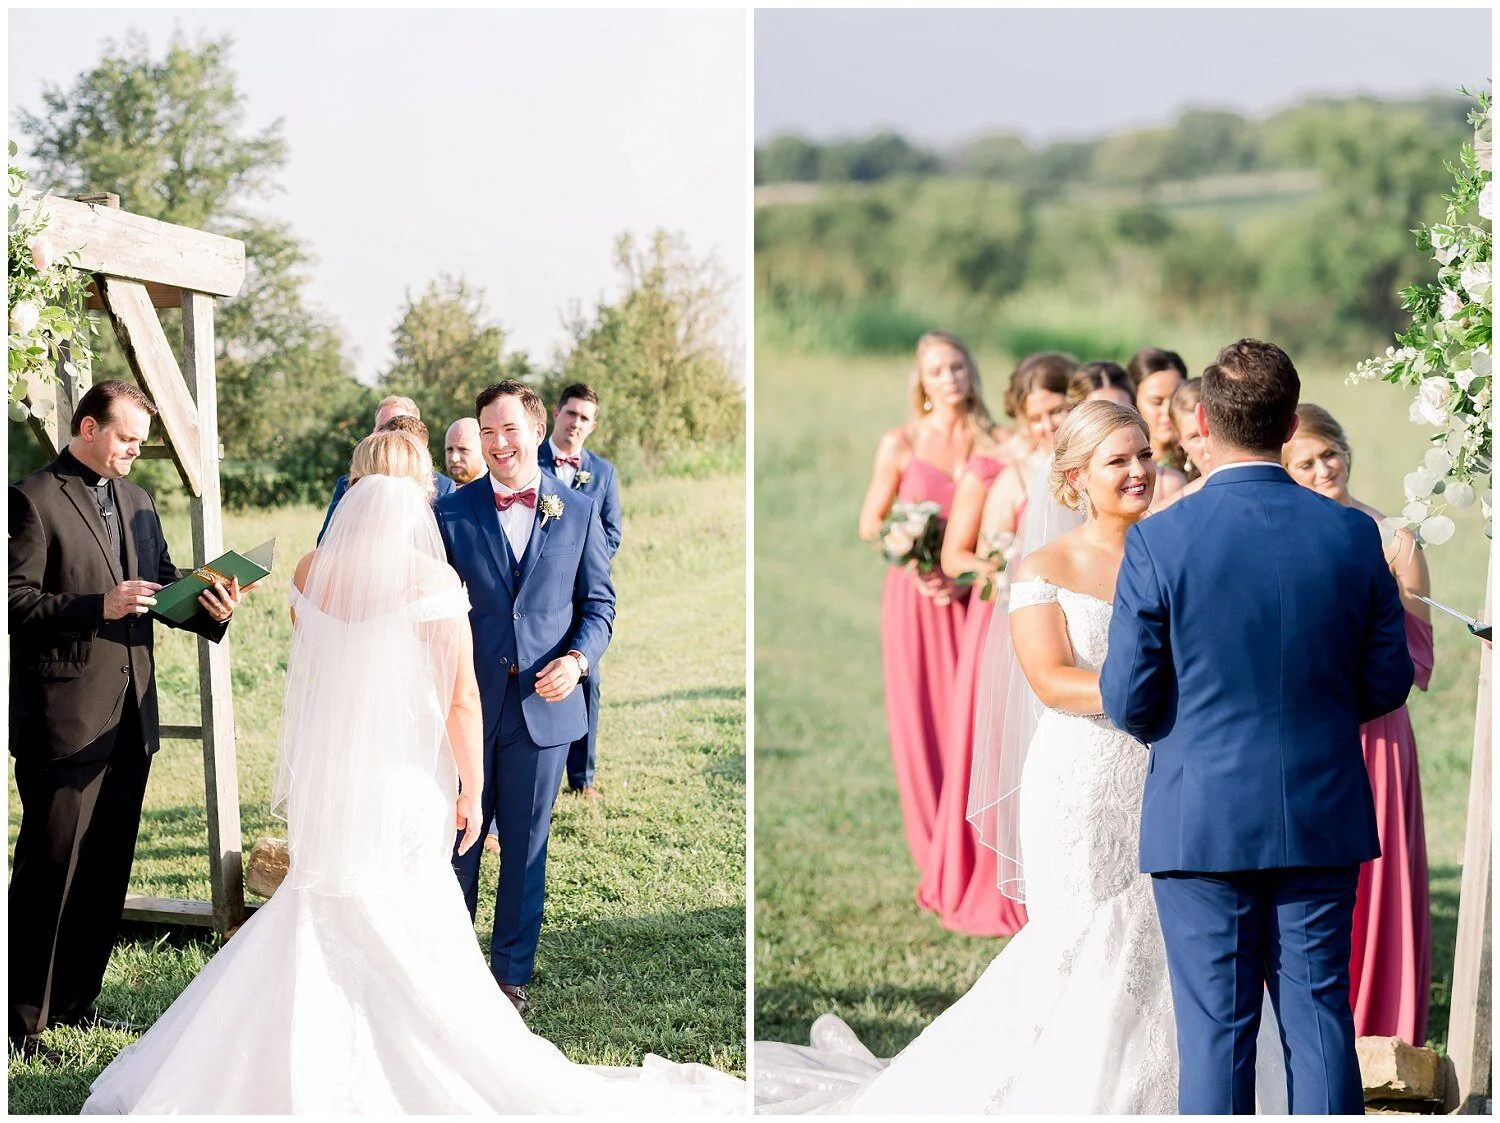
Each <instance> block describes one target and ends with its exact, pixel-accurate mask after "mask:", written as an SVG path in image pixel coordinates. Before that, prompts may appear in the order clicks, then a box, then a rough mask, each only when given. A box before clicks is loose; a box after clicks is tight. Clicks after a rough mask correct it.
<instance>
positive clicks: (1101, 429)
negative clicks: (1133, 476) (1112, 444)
mask: <svg viewBox="0 0 1500 1123" xmlns="http://www.w3.org/2000/svg"><path fill="white" fill-rule="evenodd" d="M1131 425H1134V426H1135V427H1136V428H1137V429H1139V430H1140V431H1141V436H1143V437H1145V438H1146V440H1148V441H1149V440H1150V439H1151V431H1150V430H1149V429H1148V428H1146V420H1145V418H1143V417H1142V416H1141V415H1140V414H1138V413H1137V412H1136V411H1135V410H1133V409H1129V408H1127V407H1125V406H1122V405H1117V404H1116V403H1114V402H1107V401H1103V400H1102V399H1096V400H1094V401H1092V402H1080V403H1079V404H1078V405H1076V406H1074V407H1073V410H1072V412H1071V413H1069V414H1068V419H1067V420H1066V421H1064V422H1063V423H1062V427H1061V428H1059V429H1058V430H1057V435H1056V436H1055V437H1053V438H1052V474H1051V475H1050V476H1048V477H1047V486H1048V489H1049V490H1050V491H1051V492H1052V498H1053V499H1055V500H1057V501H1058V502H1059V503H1061V504H1062V505H1063V506H1064V507H1066V508H1067V509H1068V510H1070V511H1076V510H1078V499H1079V490H1078V488H1077V487H1076V486H1074V484H1073V481H1072V480H1070V479H1069V478H1068V474H1069V473H1071V472H1076V471H1078V470H1079V469H1081V468H1087V467H1088V466H1089V461H1090V460H1092V459H1093V458H1094V453H1095V452H1097V451H1098V449H1099V446H1100V445H1102V444H1103V443H1104V442H1105V441H1106V440H1108V439H1109V435H1110V434H1111V433H1113V432H1115V431H1117V430H1119V429H1124V428H1126V427H1127V426H1131Z"/></svg>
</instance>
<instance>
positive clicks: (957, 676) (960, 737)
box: [917, 456, 1026, 936]
mask: <svg viewBox="0 0 1500 1123" xmlns="http://www.w3.org/2000/svg"><path fill="white" fill-rule="evenodd" d="M1003 468H1004V464H1003V463H1001V462H1000V461H996V460H991V459H990V458H989V457H986V456H973V457H970V459H969V464H968V468H967V469H966V470H967V471H968V472H971V473H974V474H975V475H978V476H981V477H982V478H983V479H984V484H985V487H986V488H988V487H992V486H993V485H994V482H995V479H996V478H997V477H998V476H999V475H1000V472H1001V471H1002V469H1003ZM1004 597H1005V594H1004V593H1003V592H1002V593H1001V595H1000V597H999V598H997V599H996V600H989V601H986V600H982V599H980V597H979V596H978V594H975V595H974V596H971V597H970V598H969V607H968V612H967V614H966V616H965V617H964V628H963V633H962V634H961V635H960V637H959V648H958V665H957V667H956V668H955V671H954V688H953V701H952V705H951V706H950V707H949V714H948V735H947V739H946V740H945V741H944V742H943V787H942V792H941V795H940V796H939V799H938V809H937V820H936V825H935V826H934V828H933V832H932V845H931V846H930V847H929V848H928V851H927V858H926V861H924V862H923V863H922V882H921V884H920V885H918V887H917V904H918V905H920V906H921V907H922V908H924V909H927V910H929V911H930V912H935V913H937V914H938V916H939V917H940V918H941V919H942V922H943V926H944V927H945V928H949V929H952V930H953V931H955V932H963V933H966V934H967V935H970V936H1013V935H1015V933H1016V932H1018V931H1020V929H1021V925H1023V924H1025V923H1026V907H1025V906H1024V905H1022V904H1021V903H1020V902H1019V901H1014V900H1012V899H1011V898H1009V897H1007V896H1005V895H1004V894H1003V893H1001V892H1000V888H999V880H1000V879H999V873H998V871H997V870H996V867H995V852H994V851H993V850H991V849H990V848H989V847H988V846H985V845H983V844H981V843H980V842H979V839H978V835H977V834H976V832H975V830H974V828H973V827H972V826H971V825H970V824H969V820H968V818H967V817H966V814H965V813H966V812H967V811H968V805H969V772H970V769H971V768H972V766H973V763H974V705H975V700H976V698H977V697H978V691H979V670H980V664H981V662H982V661H983V656H984V647H985V636H986V635H987V634H988V632H989V627H990V620H991V619H992V618H993V617H994V615H995V609H996V607H997V606H999V605H1003V603H1004ZM1007 623H1008V620H1007V619H1006V618H1005V617H1003V616H1002V617H1001V620H1000V624H1001V626H1004V625H1006V624H1007Z"/></svg>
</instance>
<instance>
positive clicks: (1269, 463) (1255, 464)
mask: <svg viewBox="0 0 1500 1123" xmlns="http://www.w3.org/2000/svg"><path fill="white" fill-rule="evenodd" d="M1280 467H1281V462H1280V461H1279V460H1236V461H1235V462H1234V463H1233V464H1221V465H1219V467H1217V468H1215V469H1214V470H1213V471H1211V472H1210V473H1209V474H1208V475H1206V476H1204V477H1203V478H1204V479H1206V480H1211V479H1213V478H1214V477H1215V476H1217V475H1218V474H1219V473H1220V472H1232V471H1234V470H1235V469H1236V468H1280Z"/></svg>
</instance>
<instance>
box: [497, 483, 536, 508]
mask: <svg viewBox="0 0 1500 1123" xmlns="http://www.w3.org/2000/svg"><path fill="white" fill-rule="evenodd" d="M513 503H519V504H521V506H523V507H530V508H531V509H532V510H533V511H534V510H536V488H534V487H529V488H527V489H526V490H525V491H508V492H507V491H497V492H495V510H497V511H509V510H510V508H511V504H513Z"/></svg>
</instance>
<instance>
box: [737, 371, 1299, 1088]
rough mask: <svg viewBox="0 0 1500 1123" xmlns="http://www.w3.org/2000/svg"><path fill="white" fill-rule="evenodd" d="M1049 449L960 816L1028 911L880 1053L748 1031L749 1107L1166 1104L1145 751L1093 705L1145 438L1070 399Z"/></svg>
mask: <svg viewBox="0 0 1500 1123" xmlns="http://www.w3.org/2000/svg"><path fill="white" fill-rule="evenodd" d="M1055 450H1056V451H1055V455H1054V460H1053V462H1052V463H1051V464H1050V465H1049V467H1048V469H1047V472H1048V478H1047V479H1046V480H1045V481H1043V482H1042V483H1040V484H1038V486H1036V487H1034V488H1033V489H1032V492H1031V494H1032V497H1033V498H1032V501H1031V503H1030V505H1029V509H1028V511H1027V515H1026V524H1025V528H1024V533H1023V543H1024V545H1023V551H1024V556H1023V557H1022V558H1021V561H1020V562H1019V565H1018V571H1017V574H1016V578H1015V579H1014V580H1013V581H1012V583H1011V588H1010V606H1009V608H1010V619H1009V621H1007V618H1006V617H1005V616H1004V615H1001V614H999V613H997V614H996V617H995V620H994V622H993V623H992V624H991V629H990V630H991V640H992V642H991V643H990V646H989V649H988V650H987V652H986V662H985V668H986V669H985V671H984V672H983V674H984V681H983V685H982V687H981V689H982V691H984V692H985V695H987V696H988V699H989V700H988V701H986V700H985V697H984V696H982V697H981V703H980V706H979V711H978V725H977V728H976V740H975V764H974V778H973V781H972V784H971V793H970V818H971V821H973V822H974V823H975V825H976V828H977V829H978V830H979V832H980V837H981V839H982V840H983V841H984V842H985V844H987V845H989V846H991V847H993V848H994V849H995V850H996V851H997V852H998V855H999V867H1000V880H1001V886H1002V887H1003V888H1004V890H1005V892H1007V893H1008V894H1010V895H1013V896H1016V897H1018V898H1021V899H1024V900H1025V902H1026V909H1027V913H1028V916H1029V920H1028V923H1027V924H1026V926H1025V927H1024V928H1022V929H1021V931H1020V932H1018V933H1017V934H1016V935H1015V936H1014V937H1013V938H1012V939H1011V940H1010V942H1009V944H1008V945H1007V946H1006V947H1005V949H1004V950H1003V951H1002V952H1001V953H1000V954H999V955H998V956H996V958H995V959H994V961H993V962H992V963H991V964H990V966H989V967H988V968H987V969H986V970H985V972H984V974H983V975H982V976H981V977H980V978H979V980H978V981H977V982H976V983H975V984H974V986H973V987H972V988H971V989H970V990H969V991H968V992H967V993H966V994H965V995H964V996H963V997H962V998H960V999H959V1000H958V1001H957V1002H956V1003H955V1004H954V1005H953V1006H951V1007H949V1008H948V1009H947V1010H946V1011H944V1012H943V1013H942V1014H941V1015H939V1016H938V1018H937V1019H936V1020H934V1021H933V1022H932V1023H931V1024H930V1025H929V1026H928V1027H927V1028H926V1029H925V1030H923V1031H922V1033H921V1035H920V1036H918V1037H917V1039H916V1040H914V1041H913V1042H911V1044H909V1045H908V1046H907V1047H906V1048H905V1049H904V1050H902V1052H901V1053H899V1054H898V1055H897V1056H896V1057H894V1058H893V1059H891V1060H889V1061H886V1060H881V1059H878V1058H876V1057H875V1056H874V1055H873V1054H871V1053H870V1052H869V1051H868V1050H867V1049H866V1048H865V1047H864V1046H863V1045H862V1044H861V1043H860V1042H859V1040H858V1038H857V1037H856V1036H855V1035H854V1033H853V1031H852V1030H851V1029H850V1028H849V1027H848V1026H847V1025H846V1024H845V1023H844V1022H843V1021H842V1020H840V1019H839V1018H837V1017H835V1016H833V1015H829V1014H825V1015H823V1016H822V1017H821V1018H819V1019H818V1020H817V1022H815V1023H814V1025H813V1028H812V1034H811V1037H812V1043H811V1045H810V1046H797V1045H789V1044H783V1043H779V1042H757V1043H756V1045H755V1051H754V1059H755V1096H756V1109H757V1111H761V1112H768V1113H796V1114H802V1113H821V1112H838V1113H844V1112H847V1113H850V1114H892V1113H894V1114H907V1113H920V1114H924V1115H930V1114H981V1113H990V1114H1002V1113H1003V1114H1017V1113H1020V1114H1032V1113H1038V1114H1039V1113H1070V1114H1072V1113H1076V1114H1090V1115H1101V1114H1174V1113H1175V1112H1176V1110H1177V1045H1176V1027H1175V1022H1174V1019H1173V1014H1172V996H1171V991H1170V987H1169V982H1168V975H1167V961H1166V950H1165V947H1164V944H1163V941H1162V934H1161V926H1160V923H1159V921H1158V920H1157V915H1156V906H1155V902H1154V900H1153V897H1152V892H1151V885H1150V878H1149V877H1147V876H1146V875H1144V874H1142V873H1140V872H1139V865H1138V851H1139V836H1140V816H1141V793H1142V789H1143V786H1144V783H1145V775H1146V764H1147V754H1146V748H1145V746H1144V745H1142V744H1141V743H1140V742H1139V741H1137V740H1135V739H1134V738H1133V737H1130V736H1129V735H1127V734H1125V733H1122V732H1121V731H1120V730H1118V729H1116V728H1115V727H1114V726H1113V725H1111V723H1110V722H1109V720H1108V719H1107V718H1105V717H1104V715H1103V713H1102V710H1103V704H1102V702H1101V700H1100V697H1099V669H1100V667H1102V665H1103V663H1104V656H1105V652H1106V647H1107V641H1108V632H1109V620H1110V611H1111V607H1112V605H1111V600H1112V598H1113V588H1114V580H1115V573H1116V571H1117V570H1118V568H1119V560H1120V557H1121V556H1122V555H1123V551H1124V541H1125V532H1126V531H1127V530H1128V529H1129V528H1130V526H1132V525H1133V524H1134V523H1135V522H1136V521H1138V520H1139V519H1140V518H1141V517H1142V516H1144V514H1145V512H1146V509H1147V508H1148V507H1149V506H1150V503H1151V499H1152V490H1153V488H1152V485H1153V482H1154V478H1155V470H1154V468H1153V466H1152V464H1151V459H1150V438H1149V434H1148V432H1147V430H1146V427H1145V424H1144V422H1142V420H1141V418H1140V415H1139V414H1137V413H1136V412H1135V411H1134V410H1131V409H1127V408H1125V407H1122V406H1119V405H1116V404H1114V403H1111V402H1102V401H1100V402H1086V403H1084V404H1082V405H1080V406H1079V407H1077V408H1076V409H1075V410H1074V411H1073V413H1072V414H1071V415H1070V416H1069V418H1068V420H1067V421H1066V422H1065V423H1064V425H1063V427H1062V428H1061V429H1060V430H1059V431H1058V433H1057V436H1056V438H1055ZM1049 493H1050V495H1051V496H1052V497H1053V501H1051V502H1049V501H1048V500H1047V498H1046V497H1047V496H1048V495H1049ZM1080 512H1083V513H1080ZM1007 623H1009V624H1010V626H1009V627H1007V626H1006V625H1007ZM1012 636H1014V643H1013V644H1012V642H1011V637H1012ZM996 715H1003V717H1002V718H1001V719H1000V720H999V721H998V722H997V721H996ZM1023 856H1024V857H1023ZM996 891H997V892H999V891H1000V888H999V887H997V890H996ZM1257 1086H1258V1088H1260V1089H1261V1106H1262V1109H1263V1110H1265V1111H1267V1112H1277V1111H1284V1110H1285V1105H1286V1098H1285V1096H1286V1085H1285V1071H1284V1067H1283V1061H1282V1058H1281V1046H1280V1042H1279V1041H1278V1040H1277V1039H1276V1023H1275V1019H1274V1016H1272V1015H1271V1012H1270V1008H1269V1002H1268V1003H1267V1005H1266V1007H1265V1013H1264V1014H1263V1017H1262V1023H1261V1035H1260V1042H1259V1049H1258V1055H1257Z"/></svg>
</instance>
